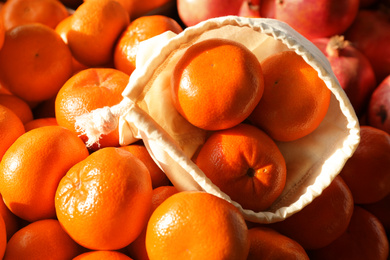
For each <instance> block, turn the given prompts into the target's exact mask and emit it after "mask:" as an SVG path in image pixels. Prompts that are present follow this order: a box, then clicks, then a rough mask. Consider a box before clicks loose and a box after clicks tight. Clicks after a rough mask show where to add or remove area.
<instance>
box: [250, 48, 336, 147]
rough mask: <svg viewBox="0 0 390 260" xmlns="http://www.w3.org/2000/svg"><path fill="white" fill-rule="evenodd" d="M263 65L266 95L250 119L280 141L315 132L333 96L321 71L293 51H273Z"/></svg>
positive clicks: (291, 139) (295, 138)
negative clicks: (321, 76)
mask: <svg viewBox="0 0 390 260" xmlns="http://www.w3.org/2000/svg"><path fill="white" fill-rule="evenodd" d="M261 67H262V70H263V74H264V94H263V96H262V98H261V100H260V101H259V103H258V105H257V106H256V108H255V109H254V110H253V112H252V114H251V115H250V117H249V119H250V121H251V122H252V123H253V124H254V125H256V126H258V127H259V128H261V129H263V130H264V131H265V132H266V133H267V134H268V135H270V136H271V137H272V138H273V139H274V140H277V141H283V142H289V141H294V140H297V139H299V138H302V137H304V136H306V135H308V134H310V133H312V132H313V131H314V130H315V129H316V128H317V127H318V126H319V125H320V123H321V122H322V120H323V119H324V117H325V115H326V113H327V111H328V107H329V103H330V97H331V92H330V90H329V89H328V88H327V86H326V85H325V83H324V81H323V80H322V79H320V78H319V77H318V73H317V71H315V70H314V69H313V68H312V67H311V66H310V65H309V64H307V63H306V62H305V61H304V59H303V58H302V57H301V56H299V55H298V54H296V53H295V52H293V51H284V52H280V53H276V54H273V55H271V56H269V57H268V58H266V59H265V60H263V61H262V62H261Z"/></svg>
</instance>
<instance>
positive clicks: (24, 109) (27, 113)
mask: <svg viewBox="0 0 390 260" xmlns="http://www.w3.org/2000/svg"><path fill="white" fill-rule="evenodd" d="M0 105H3V106H5V107H7V108H9V109H11V110H12V112H14V113H15V114H16V115H17V116H18V117H19V118H20V120H21V121H22V123H23V124H25V123H27V122H29V121H31V120H33V117H34V116H33V113H32V110H31V108H30V106H29V105H28V104H27V102H25V101H24V100H23V99H21V98H19V97H17V96H15V95H7V94H0Z"/></svg>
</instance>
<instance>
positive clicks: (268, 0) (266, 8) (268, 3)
mask: <svg viewBox="0 0 390 260" xmlns="http://www.w3.org/2000/svg"><path fill="white" fill-rule="evenodd" d="M275 5H276V4H275V0H261V1H260V16H261V17H264V18H275Z"/></svg>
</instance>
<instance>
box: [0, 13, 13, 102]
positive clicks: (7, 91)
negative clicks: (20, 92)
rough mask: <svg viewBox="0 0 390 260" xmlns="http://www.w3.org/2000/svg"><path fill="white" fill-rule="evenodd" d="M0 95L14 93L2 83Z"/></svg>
mask: <svg viewBox="0 0 390 260" xmlns="http://www.w3.org/2000/svg"><path fill="white" fill-rule="evenodd" d="M0 20H1V19H0ZM0 94H7V95H12V93H11V92H10V91H9V90H8V89H7V88H6V87H5V86H4V85H3V84H1V82H0Z"/></svg>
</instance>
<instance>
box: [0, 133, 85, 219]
mask: <svg viewBox="0 0 390 260" xmlns="http://www.w3.org/2000/svg"><path fill="white" fill-rule="evenodd" d="M88 154H89V153H88V149H87V148H86V147H85V144H84V142H83V141H82V140H81V139H80V138H79V137H78V136H77V135H76V134H75V133H73V132H71V131H70V130H68V129H66V128H63V127H60V126H45V127H40V128H36V129H33V130H31V131H29V132H26V133H24V134H23V135H21V136H20V137H19V138H18V139H17V140H16V141H15V142H14V143H13V144H12V145H11V146H10V148H8V150H7V152H6V153H5V154H4V156H3V159H2V160H1V162H0V192H1V194H2V195H3V199H4V202H5V204H6V205H7V207H8V208H9V209H10V210H11V211H12V212H13V213H14V214H15V215H17V216H18V217H20V218H22V219H25V220H27V221H30V222H32V221H37V220H40V219H46V218H55V216H56V214H55V207H54V195H55V193H56V189H57V186H58V183H59V182H60V180H61V178H62V177H63V176H64V175H65V174H66V172H67V171H68V170H69V169H70V168H71V167H72V166H73V165H74V164H76V163H78V162H80V161H81V160H83V159H85V158H86V157H87V156H88Z"/></svg>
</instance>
